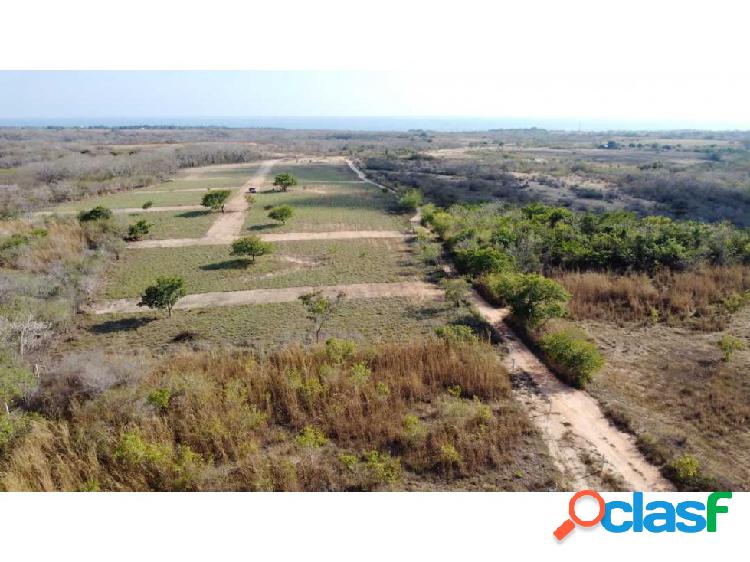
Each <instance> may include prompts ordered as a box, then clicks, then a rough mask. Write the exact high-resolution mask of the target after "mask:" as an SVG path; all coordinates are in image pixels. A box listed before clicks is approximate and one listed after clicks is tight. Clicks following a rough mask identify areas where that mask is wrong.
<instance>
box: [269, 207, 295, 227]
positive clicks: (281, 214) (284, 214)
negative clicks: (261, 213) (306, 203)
mask: <svg viewBox="0 0 750 562" xmlns="http://www.w3.org/2000/svg"><path fill="white" fill-rule="evenodd" d="M293 215H294V209H293V208H292V207H291V206H290V205H279V206H278V207H274V208H273V209H271V212H270V213H268V218H269V219H273V220H275V221H279V222H280V223H281V224H286V221H288V220H289V219H290V218H292V216H293Z"/></svg>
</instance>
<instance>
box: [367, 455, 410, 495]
mask: <svg viewBox="0 0 750 562" xmlns="http://www.w3.org/2000/svg"><path fill="white" fill-rule="evenodd" d="M362 456H363V458H364V461H365V467H366V469H367V474H368V480H369V484H370V486H372V487H375V486H378V485H388V484H394V483H396V482H398V481H399V480H400V479H401V461H400V460H399V459H394V458H393V457H392V456H391V455H390V454H388V453H381V452H379V451H368V452H366V453H364V454H363V455H362Z"/></svg>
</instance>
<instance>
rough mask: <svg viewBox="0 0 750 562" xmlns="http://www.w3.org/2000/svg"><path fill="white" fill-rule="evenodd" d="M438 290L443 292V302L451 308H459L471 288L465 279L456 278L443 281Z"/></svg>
mask: <svg viewBox="0 0 750 562" xmlns="http://www.w3.org/2000/svg"><path fill="white" fill-rule="evenodd" d="M440 288H441V289H443V291H444V292H445V300H447V301H448V302H449V303H451V304H452V305H453V306H455V307H459V306H461V304H463V302H464V300H466V297H467V296H468V295H469V289H470V288H471V286H470V285H469V282H468V281H466V279H464V278H463V277H458V278H456V279H443V280H442V281H441V282H440Z"/></svg>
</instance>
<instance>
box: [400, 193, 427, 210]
mask: <svg viewBox="0 0 750 562" xmlns="http://www.w3.org/2000/svg"><path fill="white" fill-rule="evenodd" d="M398 204H399V206H400V207H401V208H402V209H403V210H404V211H405V212H412V213H413V212H414V211H416V210H417V209H418V208H419V206H420V205H421V204H422V192H421V191H419V190H418V189H409V190H408V191H407V192H406V193H404V194H403V195H402V196H401V197H400V198H399V200H398Z"/></svg>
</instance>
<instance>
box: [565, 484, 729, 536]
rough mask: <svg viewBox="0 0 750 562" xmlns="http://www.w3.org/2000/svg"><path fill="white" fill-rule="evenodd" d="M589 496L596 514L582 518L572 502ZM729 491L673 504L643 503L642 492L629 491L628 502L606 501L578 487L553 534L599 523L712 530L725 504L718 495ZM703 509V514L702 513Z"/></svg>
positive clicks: (622, 528)
mask: <svg viewBox="0 0 750 562" xmlns="http://www.w3.org/2000/svg"><path fill="white" fill-rule="evenodd" d="M585 497H588V498H592V499H594V500H595V501H596V503H597V504H598V507H599V509H598V511H597V514H596V517H594V518H593V519H582V518H581V517H579V516H578V514H577V513H576V504H577V503H578V500H580V499H582V498H585ZM731 497H732V492H711V493H710V494H709V495H708V498H707V500H706V503H705V504H704V503H702V502H699V501H682V502H679V503H677V504H673V503H670V502H667V501H659V500H657V501H652V502H648V503H647V504H645V506H644V501H643V492H633V499H632V501H631V502H626V501H609V502H605V501H604V498H602V496H601V495H600V494H599V493H598V492H595V491H594V490H581V491H580V492H577V493H576V494H574V495H573V497H572V498H570V503H569V504H568V515H569V516H570V518H569V519H567V520H566V521H565V522H564V523H563V524H562V525H560V526H559V527H558V528H557V529H555V532H554V533H553V534H554V535H555V538H556V539H557V540H558V541H562V540H563V539H564V538H565V537H567V536H568V535H569V534H570V532H571V531H572V530H573V529H575V528H576V525H577V526H579V527H594V526H595V525H598V524H600V523H601V525H602V527H603V528H604V529H605V530H606V531H608V532H610V533H627V532H628V531H632V532H634V533H642V532H643V531H646V532H648V533H674V532H676V531H678V532H680V533H699V532H701V531H703V530H706V531H708V532H709V533H715V532H716V515H717V514H719V513H727V512H728V511H729V507H727V506H726V505H719V500H721V499H731ZM617 512H619V514H618V521H619V520H621V521H620V522H619V523H615V522H614V521H613V517H612V516H613V514H615V513H617ZM704 512H705V515H704Z"/></svg>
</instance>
